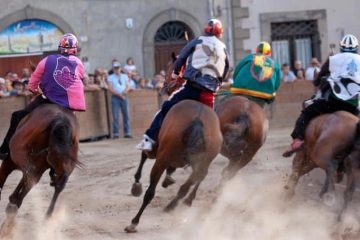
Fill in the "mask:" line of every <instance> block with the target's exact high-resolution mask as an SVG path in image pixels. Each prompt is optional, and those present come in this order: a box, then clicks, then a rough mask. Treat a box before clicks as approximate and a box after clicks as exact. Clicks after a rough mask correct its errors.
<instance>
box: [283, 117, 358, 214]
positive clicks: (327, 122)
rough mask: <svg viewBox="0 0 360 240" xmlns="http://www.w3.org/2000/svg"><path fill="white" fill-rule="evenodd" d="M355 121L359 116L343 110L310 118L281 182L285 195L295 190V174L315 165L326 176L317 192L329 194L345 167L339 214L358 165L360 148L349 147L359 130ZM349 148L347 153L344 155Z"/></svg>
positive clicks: (306, 170) (352, 186)
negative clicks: (299, 148)
mask: <svg viewBox="0 0 360 240" xmlns="http://www.w3.org/2000/svg"><path fill="white" fill-rule="evenodd" d="M358 123H359V119H358V118H357V117H356V116H354V115H352V114H351V113H348V112H344V111H338V112H335V113H332V114H324V115H321V116H319V117H316V118H315V119H313V120H312V121H311V122H310V124H309V126H308V127H307V128H306V132H305V141H304V147H303V148H302V149H301V150H300V151H299V152H297V153H296V155H295V157H294V159H293V164H292V173H291V175H290V177H289V179H288V182H287V184H286V186H285V189H286V190H287V191H288V192H287V194H288V197H289V198H290V197H292V196H293V195H294V194H295V187H296V185H297V183H298V181H299V178H300V177H301V176H303V175H304V174H306V173H308V172H310V171H311V170H313V169H314V168H316V167H320V168H322V169H324V170H325V171H326V180H325V184H324V186H323V188H322V190H321V191H320V193H319V195H320V197H321V198H322V197H323V196H324V194H325V193H327V192H328V191H329V190H330V192H329V196H331V197H333V192H334V190H335V182H340V181H341V180H342V176H343V173H344V172H345V171H346V172H347V173H348V184H347V188H346V190H345V194H344V198H345V201H344V206H343V210H342V211H341V213H340V215H339V218H340V217H341V214H342V212H343V211H344V210H345V208H346V206H347V204H348V201H349V200H350V199H351V196H352V193H353V191H354V183H353V176H354V174H355V173H356V172H355V171H356V170H358V168H359V162H358V161H359V158H358V157H359V154H360V152H359V151H360V148H359V146H357V145H356V144H355V146H356V147H353V146H354V140H355V137H356V135H357V134H359V129H358V128H357V127H358ZM352 149H353V151H352ZM350 152H351V154H350V155H349V157H346V156H348V154H349V153H350ZM355 157H356V158H355ZM344 159H346V160H345V162H344ZM346 166H347V167H346ZM351 169H352V170H351Z"/></svg>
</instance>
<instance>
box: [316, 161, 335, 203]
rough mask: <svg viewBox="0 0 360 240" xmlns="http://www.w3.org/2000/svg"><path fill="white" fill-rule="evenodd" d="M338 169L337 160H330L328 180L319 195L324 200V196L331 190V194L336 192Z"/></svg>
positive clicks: (327, 171)
mask: <svg viewBox="0 0 360 240" xmlns="http://www.w3.org/2000/svg"><path fill="white" fill-rule="evenodd" d="M337 167H338V163H337V161H335V160H330V161H329V163H328V164H327V166H326V169H325V171H326V179H325V183H324V185H323V187H322V189H321V191H320V193H319V197H320V198H323V197H324V194H325V193H327V192H329V188H330V191H331V192H334V191H335V182H336V175H335V173H336V169H337Z"/></svg>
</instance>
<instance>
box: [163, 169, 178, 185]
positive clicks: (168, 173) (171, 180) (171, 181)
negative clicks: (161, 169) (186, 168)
mask: <svg viewBox="0 0 360 240" xmlns="http://www.w3.org/2000/svg"><path fill="white" fill-rule="evenodd" d="M175 171H176V168H174V167H168V168H167V169H166V176H165V179H164V181H163V182H162V184H161V186H162V187H163V188H167V187H168V186H170V185H172V184H174V183H175V182H176V180H175V179H174V178H173V177H172V176H171V175H172V174H173V173H174V172H175Z"/></svg>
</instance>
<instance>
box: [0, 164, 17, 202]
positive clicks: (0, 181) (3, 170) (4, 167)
mask: <svg viewBox="0 0 360 240" xmlns="http://www.w3.org/2000/svg"><path fill="white" fill-rule="evenodd" d="M15 169H16V166H15V164H14V163H13V162H12V161H11V159H9V158H8V159H6V160H4V161H3V162H2V163H1V167H0V199H1V190H2V188H3V187H4V184H5V182H6V179H7V178H8V176H9V175H10V173H11V172H12V171H14V170H15Z"/></svg>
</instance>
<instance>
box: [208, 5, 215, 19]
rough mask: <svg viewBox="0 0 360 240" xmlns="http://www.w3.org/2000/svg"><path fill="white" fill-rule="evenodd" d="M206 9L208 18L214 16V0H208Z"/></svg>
mask: <svg viewBox="0 0 360 240" xmlns="http://www.w3.org/2000/svg"><path fill="white" fill-rule="evenodd" d="M208 9H209V12H208V14H209V17H208V19H210V18H212V17H213V16H214V0H208Z"/></svg>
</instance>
